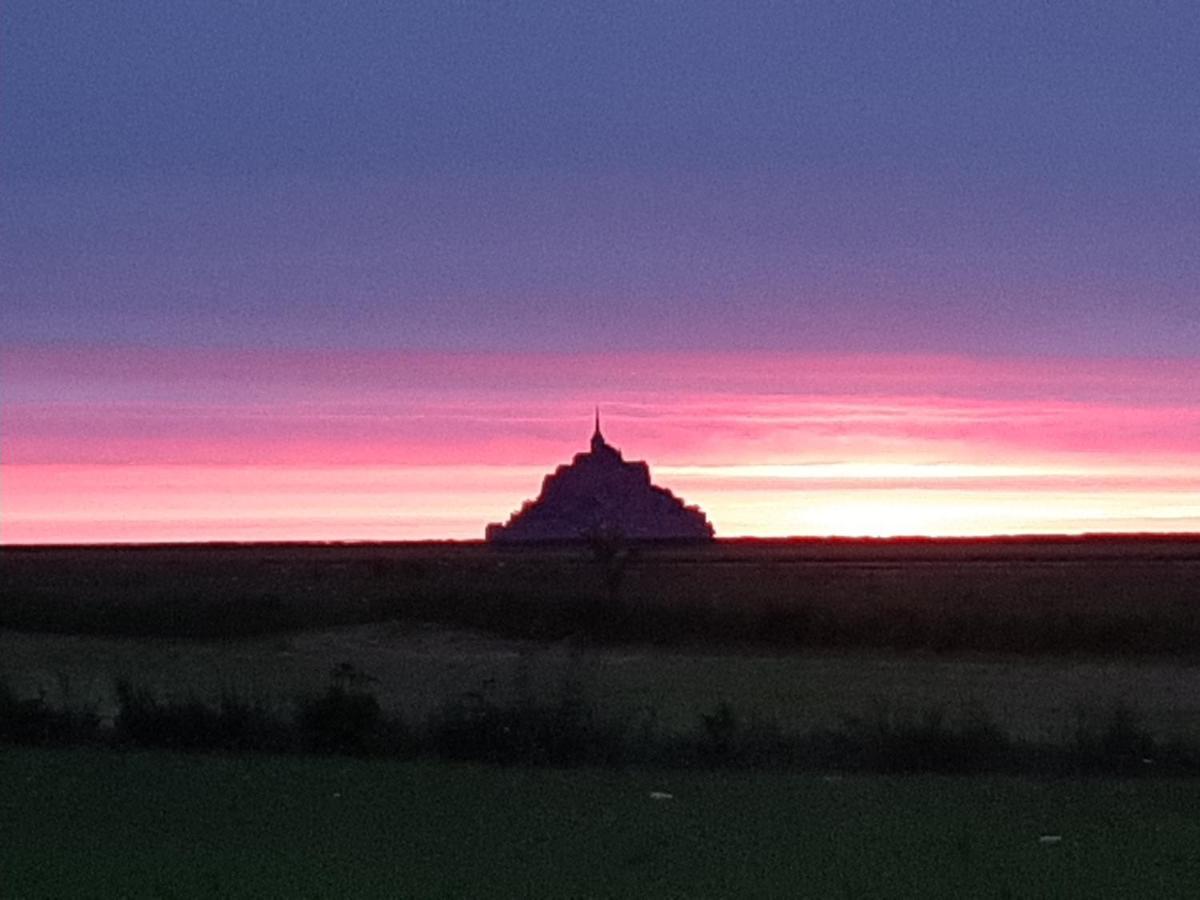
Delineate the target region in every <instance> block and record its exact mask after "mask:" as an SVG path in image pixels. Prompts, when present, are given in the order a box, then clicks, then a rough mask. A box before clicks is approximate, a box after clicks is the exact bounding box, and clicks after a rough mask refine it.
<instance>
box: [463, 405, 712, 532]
mask: <svg viewBox="0 0 1200 900" xmlns="http://www.w3.org/2000/svg"><path fill="white" fill-rule="evenodd" d="M605 536H607V537H612V536H620V537H621V538H623V539H634V540H646V539H657V540H684V541H687V540H692V541H708V540H712V537H713V527H712V525H711V524H709V521H708V519H707V518H706V517H705V515H704V513H703V512H701V511H700V509H699V508H697V507H695V506H685V505H684V503H683V501H682V500H680V499H679V498H678V497H676V496H675V495H674V494H672V493H671V492H670V491H668V490H667V489H666V488H661V487H657V486H656V485H654V484H652V483H651V481H650V468H649V467H648V466H647V465H646V464H645V463H644V462H626V461H625V459H624V458H623V457H622V456H621V451H620V450H618V449H617V448H616V447H613V446H611V445H610V444H609V443H608V442H607V441H605V440H604V435H602V434H601V433H600V417H599V414H597V416H596V430H595V433H593V434H592V443H591V449H590V450H589V451H588V452H586V453H576V454H575V458H574V459H573V460H572V461H571V463H570V464H569V465H564V466H559V467H558V468H557V469H556V470H555V471H554V473H553V474H551V475H547V476H546V478H545V479H544V480H543V481H542V490H541V493H540V494H539V495H538V497H537V499H536V500H530V501H528V502H527V503H525V505H524V506H522V507H521V509H520V510H518V511H517V512H515V513H513V515H512V516H511V517H510V518H509V520H508V522H507V523H504V524H500V523H493V524H491V525H489V526H488V527H487V532H486V537H487V540H489V541H496V542H506V543H538V542H546V541H561V540H573V539H578V538H588V537H605Z"/></svg>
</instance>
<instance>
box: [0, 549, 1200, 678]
mask: <svg viewBox="0 0 1200 900" xmlns="http://www.w3.org/2000/svg"><path fill="white" fill-rule="evenodd" d="M602 549H603V551H604V552H601V550H598V549H597V548H596V547H595V546H593V545H590V544H588V543H587V542H578V541H574V542H558V543H551V544H538V545H521V544H511V545H510V544H489V543H485V542H466V543H452V542H447V543H443V542H421V543H393V544H371V543H331V544H295V543H280V544H172V545H152V546H79V547H4V548H0V627H4V628H11V629H22V630H27V631H51V632H59V633H81V634H110V635H137V636H166V637H175V638H200V639H204V638H235V637H246V636H252V635H261V634H265V633H271V632H277V631H295V630H304V629H312V628H323V627H328V626H335V625H346V624H357V623H365V622H379V621H408V622H429V623H438V624H444V625H452V626H456V627H466V628H471V629H478V630H481V631H484V632H489V633H493V634H497V635H501V636H505V637H516V638H530V639H535V640H561V639H567V638H570V639H573V640H577V641H582V642H592V643H644V644H658V645H672V646H704V645H713V646H716V645H720V646H745V647H747V648H759V649H762V650H768V651H772V652H774V651H791V650H799V649H805V648H824V649H853V648H868V649H874V648H879V649H891V650H899V651H913V652H934V653H976V652H1001V653H1020V654H1028V655H1041V654H1077V653H1082V654H1099V655H1121V656H1130V655H1134V656H1136V655H1165V656H1172V657H1177V658H1178V657H1184V658H1194V657H1197V656H1200V653H1198V648H1200V537H1197V536H1194V535H1192V536H1189V535H1145V536H1122V535H1097V536H1086V537H1039V538H1003V539H988V540H927V539H917V540H913V539H908V540H808V539H803V540H786V541H785V540H778V541H776V540H735V541H713V542H707V543H701V544H697V543H694V542H670V541H642V542H637V541H631V542H627V543H624V544H622V545H620V546H618V547H616V548H615V549H614V548H613V547H611V546H609V547H607V548H602Z"/></svg>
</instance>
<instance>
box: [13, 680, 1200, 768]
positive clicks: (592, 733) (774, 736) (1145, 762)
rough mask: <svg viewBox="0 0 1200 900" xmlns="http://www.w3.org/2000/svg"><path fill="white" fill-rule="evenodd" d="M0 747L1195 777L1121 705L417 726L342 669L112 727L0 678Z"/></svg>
mask: <svg viewBox="0 0 1200 900" xmlns="http://www.w3.org/2000/svg"><path fill="white" fill-rule="evenodd" d="M0 743H2V744H21V745H35V746H75V745H87V744H92V745H103V746H116V747H137V748H157V749H167V750H177V751H208V752H232V753H249V752H266V753H318V754H337V755H349V756H362V757H391V758H404V759H413V758H432V759H443V760H454V761H463V762H480V763H488V764H496V765H529V766H562V767H565V766H577V765H588V766H651V767H664V768H717V769H770V770H780V769H787V770H808V771H812V770H816V771H822V770H823V771H839V772H861V773H921V772H926V773H954V774H982V773H1011V774H1026V775H1040V776H1069V775H1122V776H1129V775H1139V774H1142V775H1148V774H1155V775H1167V774H1169V775H1188V776H1194V775H1200V747H1198V746H1196V745H1194V744H1190V743H1186V742H1183V741H1161V740H1159V739H1157V738H1156V737H1154V736H1153V735H1152V734H1150V733H1149V732H1148V731H1146V730H1145V729H1144V728H1143V727H1142V726H1141V724H1140V723H1139V721H1138V718H1137V716H1136V714H1135V713H1133V712H1132V711H1131V710H1129V709H1127V708H1124V707H1120V708H1116V709H1114V710H1112V711H1111V713H1110V714H1109V716H1108V717H1107V719H1106V720H1104V721H1103V722H1100V723H1094V722H1093V723H1091V724H1087V723H1084V722H1083V720H1082V717H1081V719H1080V721H1079V722H1078V723H1077V725H1076V728H1075V730H1074V733H1073V735H1072V737H1071V738H1070V740H1068V742H1067V743H1065V744H1062V745H1058V744H1050V743H1034V742H1028V741H1015V740H1013V739H1011V738H1010V737H1009V736H1008V735H1007V734H1005V732H1004V731H1003V730H1002V729H1001V728H1000V727H998V726H997V725H996V724H995V723H994V722H993V721H992V720H991V719H990V718H989V717H987V716H986V714H984V713H982V712H980V711H970V712H968V713H966V714H964V715H962V716H959V717H957V718H953V717H949V716H947V715H945V714H944V712H942V711H939V710H931V711H928V712H926V713H925V714H923V715H920V716H917V717H904V716H899V715H896V714H892V713H888V712H886V711H884V712H880V713H877V714H876V715H875V716H874V717H873V718H870V719H858V720H847V721H846V722H844V723H843V725H842V727H840V728H836V729H824V730H818V731H812V732H807V733H802V734H799V733H788V732H785V731H783V730H782V729H780V728H779V727H778V725H777V724H775V723H773V722H770V721H760V720H754V719H746V718H743V717H742V716H740V715H739V714H738V713H737V712H736V711H735V710H734V709H733V708H732V707H730V706H729V705H728V704H721V705H718V706H716V707H715V708H714V709H713V710H712V711H710V712H708V713H705V714H704V715H702V716H700V717H699V719H698V721H697V722H696V725H695V727H694V728H693V729H692V730H691V731H689V732H686V733H682V734H667V733H663V732H661V731H660V730H659V729H658V727H657V720H656V717H655V715H654V713H653V711H652V710H645V711H643V712H641V713H639V714H630V715H625V716H621V717H603V716H601V715H599V714H598V712H597V711H596V708H595V706H594V705H593V704H592V703H591V702H589V701H588V700H587V698H586V697H584V695H583V693H582V692H581V691H580V690H579V689H578V686H577V685H575V684H573V683H570V682H568V683H565V684H564V685H563V687H562V689H561V691H560V692H559V695H558V696H557V697H555V698H553V699H551V700H536V699H534V698H533V697H531V696H529V695H528V694H526V695H523V696H519V697H517V698H516V699H514V700H512V701H509V702H503V703H502V702H498V701H496V700H495V699H493V698H491V697H489V696H488V695H487V694H486V693H481V692H472V693H469V694H465V695H462V696H460V697H456V698H453V699H451V700H449V701H447V702H446V703H444V704H443V705H442V706H441V707H440V708H438V709H437V710H436V711H435V712H434V713H432V714H431V715H430V716H428V717H427V719H426V721H424V722H423V723H420V725H414V724H411V723H408V722H405V721H403V720H402V719H401V718H400V717H397V716H389V715H386V714H385V713H384V712H383V710H382V708H381V707H380V705H379V703H378V701H377V700H376V698H375V696H374V694H373V693H371V691H370V688H369V679H368V678H366V677H365V676H363V675H361V673H359V672H357V671H356V670H355V669H354V668H353V667H352V666H349V665H347V664H342V665H340V666H338V667H337V668H336V669H335V670H334V672H333V673H332V675H331V678H330V683H329V685H328V687H327V688H326V689H325V691H323V692H321V693H317V694H309V695H304V696H301V697H299V698H297V700H296V703H295V713H294V715H293V716H291V717H287V716H284V715H281V714H279V713H278V712H276V711H274V710H273V709H271V708H270V707H269V706H268V705H266V704H264V703H261V702H254V701H247V700H246V699H244V698H239V697H237V696H236V695H233V694H226V695H225V696H223V697H222V698H221V699H220V701H219V703H218V704H216V705H215V706H214V705H211V704H207V703H204V702H202V701H200V700H198V699H194V698H193V699H187V700H183V701H165V700H162V699H159V698H158V697H157V696H155V695H154V694H153V693H152V692H151V691H149V690H146V689H145V688H142V687H137V686H135V685H132V684H130V683H129V682H126V681H121V682H119V683H118V684H117V712H116V715H115V716H114V718H113V720H112V723H111V725H107V724H105V723H102V722H101V720H100V718H99V717H98V716H97V715H95V713H94V712H91V711H88V710H79V709H72V708H56V707H54V706H52V705H51V704H49V703H47V702H46V700H45V698H44V697H37V698H31V699H20V698H18V697H17V696H16V694H15V693H14V692H13V691H12V690H11V688H9V687H8V686H7V685H3V684H0Z"/></svg>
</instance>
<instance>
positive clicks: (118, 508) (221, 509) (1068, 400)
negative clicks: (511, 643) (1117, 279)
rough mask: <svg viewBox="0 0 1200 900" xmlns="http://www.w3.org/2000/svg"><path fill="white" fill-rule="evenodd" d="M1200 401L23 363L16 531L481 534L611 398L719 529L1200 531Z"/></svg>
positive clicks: (1087, 371)
mask: <svg viewBox="0 0 1200 900" xmlns="http://www.w3.org/2000/svg"><path fill="white" fill-rule="evenodd" d="M1197 387H1200V364H1198V363H1195V362H1192V361H1162V360H1157V361H1137V360H1119V361H1102V360H1083V361H1079V360H1064V361H1053V360H1051V361H1045V360H968V359H961V358H943V357H832V356H803V357H787V356H783V355H778V354H775V355H735V354H622V355H613V356H599V355H591V356H567V355H544V354H543V355H538V354H530V355H501V354H429V353H425V354H419V353H417V354H414V353H395V354H389V353H365V352H340V351H235V350H199V349H196V350H177V351H176V350H172V351H165V350H152V349H146V348H128V349H113V348H95V347H86V346H84V347H72V346H65V347H15V348H8V349H6V350H5V351H4V353H3V355H2V359H0V467H2V470H3V471H2V472H0V478H2V485H0V487H2V488H3V494H2V501H3V504H4V516H3V534H2V535H0V537H2V539H3V540H5V541H39V540H84V539H88V540H93V539H94V540H121V539H129V540H151V539H160V538H156V537H155V535H162V536H163V537H162V538H161V539H167V538H166V536H167V535H171V536H174V537H175V538H178V537H186V536H188V535H192V536H194V537H195V538H198V539H199V538H218V537H228V538H230V539H241V538H244V537H247V536H250V535H253V536H258V537H271V536H276V537H300V536H304V537H325V538H343V537H348V538H358V537H361V538H383V537H394V538H400V537H475V536H479V535H480V534H481V533H482V528H483V525H484V524H485V523H486V522H487V521H490V520H492V519H495V518H502V517H503V516H504V515H506V514H507V512H508V511H510V510H511V509H513V508H515V507H516V506H517V505H519V503H520V502H521V501H522V500H524V499H526V498H527V497H529V496H532V495H533V494H535V493H536V492H537V487H538V483H539V481H540V475H541V473H543V472H545V471H546V470H548V469H549V468H550V467H552V466H553V465H555V464H557V463H559V462H562V461H565V460H566V459H568V458H569V457H570V455H571V454H572V453H574V452H576V451H577V450H579V449H582V447H583V445H584V442H585V440H586V437H587V433H588V432H589V431H590V411H591V407H592V404H593V403H597V402H598V403H600V404H602V408H603V410H604V417H605V423H606V426H605V427H606V431H607V432H608V434H609V436H610V438H611V440H612V441H613V442H614V443H616V444H617V445H618V446H621V447H622V448H623V449H624V450H625V451H626V452H627V455H629V456H631V457H635V458H645V459H647V460H649V461H650V463H651V466H652V468H653V469H655V470H656V471H657V470H659V469H661V471H662V472H663V476H662V478H661V479H660V480H663V481H665V482H666V483H668V485H669V486H672V487H675V488H676V489H677V490H679V491H680V492H681V493H682V494H683V495H684V496H685V498H686V499H687V500H689V501H690V502H698V503H701V504H702V505H704V506H705V508H706V509H707V510H708V511H709V513H710V516H711V517H712V518H713V520H714V522H715V523H716V525H717V528H718V531H719V532H720V533H726V534H732V533H763V534H768V533H772V534H782V533H831V532H836V531H839V530H841V531H844V530H847V529H849V528H851V519H847V518H846V516H847V515H851V516H853V515H854V514H855V512H854V511H855V510H858V514H859V515H860V516H861V517H862V518H863V520H864V521H869V520H870V519H871V518H872V517H876V518H877V517H878V515H879V513H878V511H877V510H876V511H875V512H872V510H873V509H875V507H872V506H871V505H870V502H869V501H870V498H871V497H882V496H885V495H886V496H888V497H890V498H891V499H889V500H888V501H887V502H888V503H889V504H892V505H893V506H894V505H895V504H896V503H897V502H900V501H898V500H897V497H898V496H899V495H900V494H903V495H904V497H905V498H907V499H905V500H904V501H903V502H906V503H908V504H909V508H910V509H911V510H912V511H913V514H912V515H911V516H910V517H909V519H908V520H905V519H904V518H903V517H902V516H898V517H897V519H896V521H897V527H899V526H900V525H902V524H903V522H904V521H909V522H911V523H913V525H914V527H919V528H928V529H935V530H937V529H941V531H939V532H938V533H962V530H963V529H983V530H984V531H986V530H987V529H988V528H993V529H995V530H997V531H1001V530H1003V531H1013V530H1017V531H1022V530H1024V531H1029V530H1046V529H1051V530H1054V529H1060V530H1081V529H1084V528H1085V527H1086V529H1087V530H1114V529H1116V530H1119V529H1120V528H1122V527H1134V526H1135V525H1136V527H1138V528H1143V527H1148V526H1152V525H1153V524H1154V523H1156V522H1157V523H1159V526H1158V527H1159V528H1164V529H1166V528H1169V529H1176V530H1178V529H1180V528H1183V529H1185V530H1200V509H1197V508H1196V502H1195V497H1196V496H1197V487H1198V486H1200V400H1198V399H1197V398H1198V397H1200V391H1197ZM872 465H875V466H878V465H885V466H886V465H892V466H893V467H896V466H899V467H901V469H902V467H904V466H918V467H924V468H923V469H921V470H920V473H919V474H920V477H915V476H911V475H907V474H905V475H897V474H896V472H897V471H901V469H895V468H893V469H892V470H885V473H884V474H883V475H878V474H876V475H870V474H869V473H870V471H871V470H870V469H869V467H870V466H872ZM764 466H768V467H769V466H776V467H781V466H782V467H790V468H785V469H778V468H777V469H775V470H771V471H769V472H767V473H766V474H763V471H761V470H760V469H756V467H764ZM831 466H832V467H834V468H832V469H831V468H830V467H831ZM839 466H840V467H841V468H840V469H839V468H837V467H839ZM739 467H740V471H739ZM855 467H860V468H859V469H856V468H855ZM862 467H867V468H865V469H864V468H862ZM963 467H969V468H968V469H965V470H964V469H963ZM889 471H890V474H888V472H889ZM905 471H906V470H905ZM964 471H967V472H968V473H969V474H968V475H964V474H963V472H964ZM247 472H249V473H253V474H252V475H249V476H247V475H245V474H244V473H247ZM864 472H866V473H868V474H864ZM372 479H374V480H372ZM381 479H382V480H381ZM381 485H383V487H381ZM388 485H390V486H391V487H387V486H388ZM905 492H907V493H905ZM913 492H916V493H913ZM987 498H991V501H992V502H991V503H990V504H989V503H985V502H983V501H984V500H985V499H987ZM955 504H957V505H955ZM971 508H974V509H984V510H990V512H987V514H986V515H983V516H975V515H973V514H971V513H970V512H969V509H971ZM922 509H923V510H925V513H924V514H921V515H918V514H917V512H918V511H919V510H922ZM847 510H848V511H849V512H848V513H847V512H846V511H847ZM1022 510H1023V511H1022ZM989 522H990V523H991V524H990V525H989V524H988V523H989ZM964 523H967V524H964ZM1072 523H1074V524H1072ZM1106 523H1107V525H1106ZM1152 530H1153V529H1152ZM971 533H977V532H971ZM105 535H108V537H105ZM122 535H123V536H124V537H122ZM172 539H174V538H172Z"/></svg>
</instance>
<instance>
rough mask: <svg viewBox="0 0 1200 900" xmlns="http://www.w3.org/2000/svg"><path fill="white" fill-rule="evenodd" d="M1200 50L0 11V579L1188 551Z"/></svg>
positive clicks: (936, 19) (1083, 24) (843, 25)
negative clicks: (671, 499) (535, 545)
mask: <svg viewBox="0 0 1200 900" xmlns="http://www.w3.org/2000/svg"><path fill="white" fill-rule="evenodd" d="M1198 50H1200V7H1197V6H1196V5H1195V4H1192V3H1147V2H1139V3H1119V2H1113V3H1105V4H1083V3H1065V2H1064V3H1056V4H1042V3H1037V4H1034V3H1019V2H1014V3H1005V4H995V3H955V4H948V3H920V2H914V3H907V4H890V3H889V4H884V3H861V4H845V3H834V2H830V3H806V2H795V3H761V4H744V3H739V4H733V3H702V2H690V3H666V2H663V3H645V2H639V3H630V4H621V3H606V4H596V5H586V6H585V5H583V4H561V3H544V4H543V3H507V4H506V3H494V4H490V3H489V4H483V3H479V4H475V3H445V2H437V3H427V4H424V3H412V4H393V3H369V2H363V3H356V4H334V3H308V2H302V0H289V2H278V3H271V2H261V3H235V2H228V3H212V2H203V3H200V2H187V0H181V2H177V3H171V4H163V3H158V2H118V3H112V4H103V5H101V4H76V3H56V2H52V0H37V2H33V0H29V2H23V0H15V2H8V3H6V4H5V5H4V7H3V9H2V11H0V541H4V542H6V543H24V542H48V541H108V540H133V541H151V540H206V539H226V538H228V539H271V538H281V539H283V538H305V539H330V540H336V539H366V538H439V537H446V538H476V537H480V536H482V533H483V527H484V525H485V524H486V523H487V522H489V521H496V520H500V519H503V518H505V517H506V516H507V515H508V514H509V513H510V512H512V511H513V510H515V509H516V508H517V507H518V506H519V505H520V503H521V502H522V501H523V500H525V499H527V498H529V497H532V496H534V495H535V494H536V493H537V490H538V487H539V485H540V480H541V478H542V476H543V475H544V474H545V473H546V472H548V471H550V470H551V469H552V468H553V467H554V466H555V465H556V464H558V463H561V462H564V461H567V460H569V458H570V456H571V455H572V454H573V453H575V452H577V451H578V450H581V449H583V448H584V446H585V445H586V439H587V437H588V435H589V434H590V426H591V411H592V408H593V405H594V404H599V405H600V406H601V409H602V412H603V415H604V417H605V431H606V435H607V436H608V438H609V440H610V441H611V442H612V443H613V444H615V445H617V446H619V447H621V448H622V449H623V450H624V451H625V453H626V456H627V457H632V458H638V459H646V460H647V461H648V462H649V463H650V466H651V471H652V473H653V474H654V477H655V479H656V481H658V482H659V483H662V484H664V485H665V486H667V487H670V488H672V489H673V490H675V491H676V493H678V494H680V495H681V496H683V497H684V499H685V500H687V501H688V502H691V503H698V504H700V505H701V506H702V507H703V508H704V509H705V511H706V512H707V513H708V514H709V516H710V519H711V520H712V521H713V522H714V525H715V526H716V528H717V532H718V534H719V535H727V536H732V535H742V534H761V535H785V534H813V535H822V534H993V533H1028V532H1039V533H1044V532H1058V531H1066V532H1080V531H1120V530H1151V531H1181V530H1182V531H1200V441H1198V438H1200V390H1198V389H1200V352H1198V348H1200V166H1198V165H1197V160H1200V116H1197V115H1196V114H1195V111H1196V110H1197V109H1200V52H1198Z"/></svg>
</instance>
